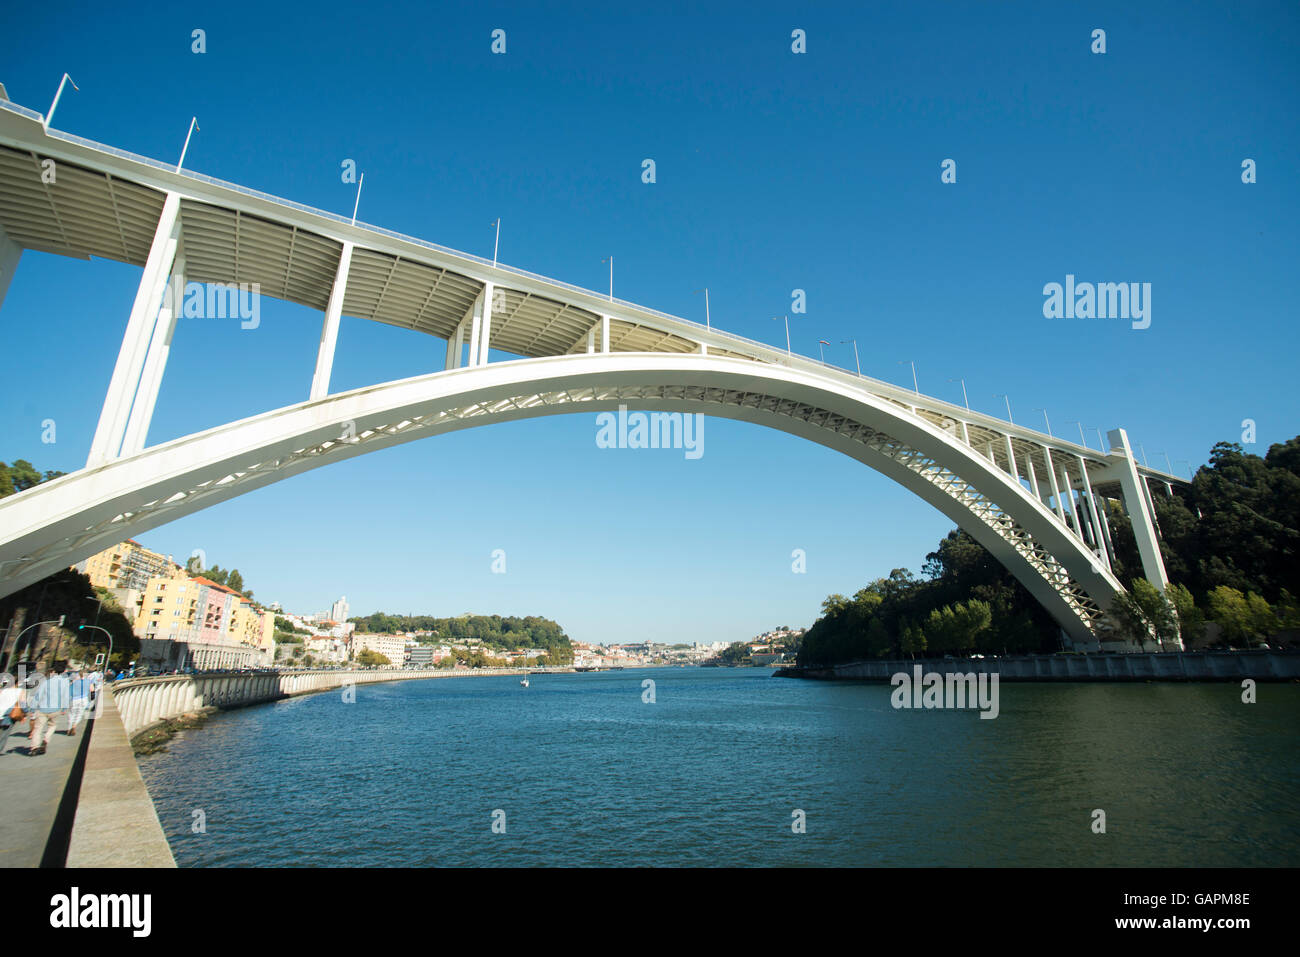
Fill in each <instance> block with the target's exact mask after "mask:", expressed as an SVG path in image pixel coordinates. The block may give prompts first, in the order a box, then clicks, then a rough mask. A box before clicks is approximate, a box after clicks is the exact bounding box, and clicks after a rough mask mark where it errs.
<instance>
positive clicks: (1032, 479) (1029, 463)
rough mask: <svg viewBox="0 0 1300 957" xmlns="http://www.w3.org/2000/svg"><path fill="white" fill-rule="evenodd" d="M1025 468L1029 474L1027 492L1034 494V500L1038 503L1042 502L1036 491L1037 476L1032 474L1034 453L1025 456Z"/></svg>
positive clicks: (1041, 497)
mask: <svg viewBox="0 0 1300 957" xmlns="http://www.w3.org/2000/svg"><path fill="white" fill-rule="evenodd" d="M1025 468H1026V470H1028V472H1029V491H1031V492H1033V493H1034V498H1036V499H1037V500H1038V501H1040V502H1041V501H1042V500H1043V496H1042V494H1041V493H1040V492H1039V490H1038V476H1037V475H1036V474H1035V473H1034V453H1033V452H1030V453H1029V454H1028V455H1027V456H1025Z"/></svg>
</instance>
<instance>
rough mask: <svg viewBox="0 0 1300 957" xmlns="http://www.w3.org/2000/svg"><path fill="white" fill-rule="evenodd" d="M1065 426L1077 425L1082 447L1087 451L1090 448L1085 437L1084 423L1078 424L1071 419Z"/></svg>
mask: <svg viewBox="0 0 1300 957" xmlns="http://www.w3.org/2000/svg"><path fill="white" fill-rule="evenodd" d="M1065 424H1066V425H1077V426H1078V427H1079V444H1080V445H1082V446H1083V447H1084V448H1085V449H1086V448H1087V447H1088V440H1087V439H1085V438H1084V437H1083V423H1082V422H1077V421H1075V420H1073V419H1071V420H1070V421H1069V422H1067V423H1065Z"/></svg>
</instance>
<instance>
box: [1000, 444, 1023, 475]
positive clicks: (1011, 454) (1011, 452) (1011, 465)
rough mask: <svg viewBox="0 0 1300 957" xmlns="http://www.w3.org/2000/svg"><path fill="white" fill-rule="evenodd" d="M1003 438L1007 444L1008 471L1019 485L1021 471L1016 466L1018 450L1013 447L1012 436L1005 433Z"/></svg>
mask: <svg viewBox="0 0 1300 957" xmlns="http://www.w3.org/2000/svg"><path fill="white" fill-rule="evenodd" d="M1002 438H1003V439H1004V440H1005V441H1006V444H1007V471H1008V472H1010V473H1011V481H1013V482H1015V483H1016V484H1017V485H1019V484H1020V471H1019V470H1018V469H1017V468H1016V450H1015V449H1014V448H1012V447H1011V436H1010V435H1003V436H1002Z"/></svg>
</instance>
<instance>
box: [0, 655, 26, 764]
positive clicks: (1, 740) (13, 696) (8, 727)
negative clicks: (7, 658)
mask: <svg viewBox="0 0 1300 957" xmlns="http://www.w3.org/2000/svg"><path fill="white" fill-rule="evenodd" d="M9 677H10V676H9V675H4V676H3V678H0V680H4V679H5V678H9ZM23 698H24V693H23V689H22V688H21V687H20V686H19V685H18V683H17V682H16V681H15V682H12V683H8V684H5V686H4V687H3V688H0V755H3V754H4V753H5V745H6V744H7V743H8V741H9V735H11V734H13V733H14V728H16V727H18V725H19V724H20V723H21V722H22V720H23V717H25V715H24V712H23ZM15 713H17V714H18V715H20V716H21V717H18V718H15V717H14V714H15Z"/></svg>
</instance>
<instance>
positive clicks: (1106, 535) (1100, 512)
mask: <svg viewBox="0 0 1300 957" xmlns="http://www.w3.org/2000/svg"><path fill="white" fill-rule="evenodd" d="M1107 501H1108V499H1105V498H1103V499H1101V501H1100V503H1099V506H1100V507H1099V508H1098V509H1097V517H1098V518H1099V519H1100V520H1101V537H1102V540H1103V541H1104V542H1105V543H1106V555H1107V556H1108V558H1109V559H1110V569H1111V571H1114V570H1115V543H1114V542H1112V541H1111V538H1110V522H1109V521H1107V520H1106V508H1107V506H1106V503H1107Z"/></svg>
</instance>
